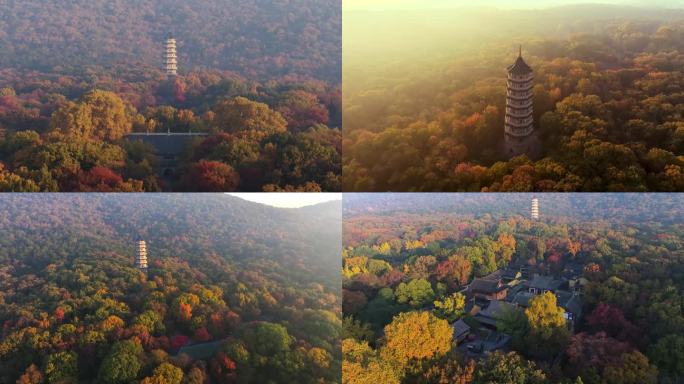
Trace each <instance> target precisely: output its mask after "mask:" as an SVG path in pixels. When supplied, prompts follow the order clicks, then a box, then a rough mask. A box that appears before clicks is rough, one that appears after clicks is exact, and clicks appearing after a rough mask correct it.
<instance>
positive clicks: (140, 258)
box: [135, 240, 147, 271]
mask: <svg viewBox="0 0 684 384" xmlns="http://www.w3.org/2000/svg"><path fill="white" fill-rule="evenodd" d="M135 266H136V267H137V268H138V269H141V270H143V271H147V244H146V243H145V240H138V243H137V252H136V256H135Z"/></svg>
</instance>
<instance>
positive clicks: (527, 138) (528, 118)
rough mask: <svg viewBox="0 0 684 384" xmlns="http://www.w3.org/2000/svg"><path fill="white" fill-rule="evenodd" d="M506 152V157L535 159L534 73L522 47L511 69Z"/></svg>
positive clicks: (536, 139) (507, 103) (536, 154)
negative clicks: (525, 58) (525, 156)
mask: <svg viewBox="0 0 684 384" xmlns="http://www.w3.org/2000/svg"><path fill="white" fill-rule="evenodd" d="M507 70H508V82H507V89H506V120H505V127H504V132H505V137H504V151H505V155H506V156H507V157H509V158H510V157H514V156H519V155H523V154H524V155H527V157H529V158H535V157H537V156H538V152H539V139H538V137H537V134H536V133H535V130H534V118H533V117H532V113H533V106H532V104H533V102H534V92H533V90H532V88H533V87H534V74H533V73H532V68H530V66H529V65H527V63H526V62H525V60H524V59H523V57H522V47H521V48H520V51H519V53H518V58H517V59H516V60H515V63H513V64H512V65H510V66H509V67H508V68H507Z"/></svg>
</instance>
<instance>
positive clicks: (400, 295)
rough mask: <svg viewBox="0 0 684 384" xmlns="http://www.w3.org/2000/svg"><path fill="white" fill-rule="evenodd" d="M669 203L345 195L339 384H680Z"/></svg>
mask: <svg viewBox="0 0 684 384" xmlns="http://www.w3.org/2000/svg"><path fill="white" fill-rule="evenodd" d="M533 197H534V198H537V199H538V200H539V207H540V218H539V219H531V218H530V211H529V209H530V202H531V200H532V198H533ZM682 203H683V201H682V197H681V196H679V195H678V194H608V193H603V194H535V195H534V196H533V195H532V194H441V193H440V194H425V193H421V194H405V193H402V194H391V193H385V194H347V195H345V203H344V204H345V210H344V219H343V245H344V250H343V265H342V271H341V274H342V279H343V291H342V292H343V293H342V297H343V300H342V309H343V314H344V320H343V331H342V339H343V341H342V352H343V364H342V372H343V380H342V381H343V383H349V384H351V383H354V384H365V383H375V382H378V381H379V380H382V382H385V383H395V384H399V383H422V384H425V383H428V384H430V383H435V384H438V383H462V384H466V383H476V384H480V383H539V384H542V383H545V384H546V383H548V384H550V383H563V384H565V383H586V384H605V383H622V384H625V383H634V384H637V383H641V384H644V383H649V384H656V383H676V382H678V381H679V380H681V377H682V375H684V370H682V366H681V364H678V363H677V362H680V361H681V360H678V359H680V358H681V356H682V345H683V343H682V341H683V340H682V337H681V336H680V335H681V334H682V332H683V331H684V311H683V308H682V305H681V303H682V298H683V297H684V285H682V276H683V274H684V267H683V265H684V264H683V263H682V260H683V258H684V243H683V242H682V239H683V236H682V235H683V234H684V232H683V231H684V226H683V225H682V222H681V217H682ZM538 289H539V290H544V292H541V291H538Z"/></svg>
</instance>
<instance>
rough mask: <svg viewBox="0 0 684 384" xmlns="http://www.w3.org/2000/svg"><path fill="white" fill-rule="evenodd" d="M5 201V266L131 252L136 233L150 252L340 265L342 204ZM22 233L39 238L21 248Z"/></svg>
mask: <svg viewBox="0 0 684 384" xmlns="http://www.w3.org/2000/svg"><path fill="white" fill-rule="evenodd" d="M0 201H1V205H2V206H3V209H2V210H1V211H0V231H2V232H3V233H6V234H11V235H10V236H4V237H3V239H2V240H0V245H1V246H0V248H1V249H3V250H5V251H4V252H3V251H0V264H3V263H10V262H11V259H17V258H23V257H27V258H30V259H31V261H32V262H33V263H39V264H40V263H49V262H54V259H55V255H60V254H64V253H66V254H70V253H71V254H78V253H79V252H81V251H85V252H88V253H90V254H97V252H99V251H105V250H113V251H116V252H117V253H119V254H122V255H126V254H128V255H131V257H132V255H133V253H132V252H133V251H134V248H133V242H134V240H135V239H136V238H138V237H142V238H143V239H146V240H147V241H148V247H149V249H150V255H151V257H152V258H164V257H181V258H183V259H187V260H191V261H192V260H197V258H202V257H204V256H206V255H208V254H218V255H220V256H222V257H226V258H229V259H231V261H235V262H240V261H244V262H253V261H256V260H257V259H263V260H270V261H272V262H276V263H282V262H287V263H295V262H297V263H299V262H303V263H305V264H306V265H307V266H306V268H312V269H314V270H318V271H319V272H320V271H324V272H328V273H336V272H337V271H336V270H335V269H334V268H333V267H332V266H333V265H334V266H337V265H338V264H339V252H340V247H341V233H340V223H341V203H340V202H337V203H334V202H331V203H326V204H319V205H317V206H313V207H307V208H301V209H280V208H273V207H269V206H265V205H261V204H257V203H252V202H248V201H245V200H242V199H239V198H237V197H233V196H229V195H225V194H178V195H173V194H145V195H142V194H82V195H66V194H65V195H61V194H50V195H30V194H29V195H27V194H16V195H11V194H7V195H5V196H2V198H1V199H0ZM17 238H19V239H34V241H33V242H32V244H31V245H30V246H24V245H21V244H18V243H17V242H16V240H15V239H17ZM59 239H69V241H68V242H67V243H65V242H64V241H60V240H59ZM9 250H12V252H9Z"/></svg>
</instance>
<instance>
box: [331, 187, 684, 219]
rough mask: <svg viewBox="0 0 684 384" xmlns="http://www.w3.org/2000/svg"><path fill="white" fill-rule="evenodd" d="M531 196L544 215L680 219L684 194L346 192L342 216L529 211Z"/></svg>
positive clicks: (505, 214)
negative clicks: (503, 194) (683, 195)
mask: <svg viewBox="0 0 684 384" xmlns="http://www.w3.org/2000/svg"><path fill="white" fill-rule="evenodd" d="M533 197H536V198H538V199H539V203H540V207H541V213H542V216H543V217H545V218H553V219H557V218H560V217H572V218H576V219H583V220H588V221H594V220H599V221H600V220H609V221H610V220H613V221H624V220H637V221H638V220H653V221H658V222H659V223H662V224H669V223H678V222H679V221H680V220H681V211H680V207H681V205H682V203H684V202H683V201H682V197H681V196H679V195H677V194H654V193H650V194H648V193H586V194H569V193H534V194H532V193H507V194H505V199H504V198H502V197H501V196H500V195H499V194H495V193H475V194H450V193H384V194H371V193H347V194H345V196H344V216H345V218H350V217H354V216H363V215H367V214H369V215H384V214H386V215H391V214H396V213H400V212H404V213H426V212H430V213H448V214H453V215H486V214H489V215H493V216H495V217H511V216H516V215H522V216H526V217H529V214H530V204H531V200H532V198H533Z"/></svg>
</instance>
